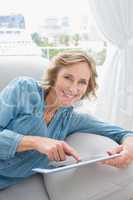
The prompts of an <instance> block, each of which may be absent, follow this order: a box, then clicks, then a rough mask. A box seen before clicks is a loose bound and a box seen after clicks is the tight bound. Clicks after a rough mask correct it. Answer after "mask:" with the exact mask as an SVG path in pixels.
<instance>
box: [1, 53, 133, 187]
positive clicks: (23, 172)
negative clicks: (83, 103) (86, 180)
mask: <svg viewBox="0 0 133 200" xmlns="http://www.w3.org/2000/svg"><path fill="white" fill-rule="evenodd" d="M96 77H97V74H96V68H95V64H94V62H93V60H92V59H91V58H90V57H89V56H88V55H87V54H86V53H84V52H82V51H68V52H63V53H61V54H59V55H58V56H56V57H55V58H54V59H53V60H52V61H51V62H50V65H49V68H48V71H47V77H46V78H45V79H44V80H43V81H42V83H41V84H40V83H38V82H37V81H36V80H34V79H32V78H29V77H19V78H17V79H14V80H13V81H11V82H10V83H9V85H8V86H7V87H5V88H4V89H3V90H2V92H1V93H0V188H1V189H2V188H6V187H8V186H10V185H13V184H15V183H17V182H19V181H20V180H22V179H24V178H25V177H28V176H30V175H32V174H33V173H35V172H33V171H32V168H36V167H48V161H49V160H56V161H60V160H65V159H66V155H69V156H73V157H74V158H75V159H76V160H77V161H78V160H80V156H79V155H78V153H77V152H76V151H75V150H74V149H73V148H72V147H70V146H69V145H68V144H67V143H65V142H64V141H63V140H64V139H65V137H66V136H68V135H70V134H74V133H75V132H86V133H89V132H91V133H94V134H100V135H104V136H107V137H110V138H112V139H113V140H115V141H116V142H118V143H119V144H120V145H119V146H118V147H116V148H114V149H113V150H110V151H109V152H108V153H109V154H114V153H118V152H121V151H123V152H124V154H123V156H121V157H119V158H115V159H112V160H109V161H105V162H104V163H106V164H109V165H112V166H116V167H123V166H125V165H127V164H129V163H130V162H131V161H132V160H133V137H132V136H133V132H132V131H125V130H123V129H122V128H120V127H117V126H114V125H110V124H108V123H104V122H100V121H97V120H96V119H94V118H92V117H91V116H89V115H88V114H80V113H77V112H76V111H74V109H73V105H74V103H76V102H78V101H79V100H81V99H84V98H85V97H91V96H95V90H96V88H97V84H96Z"/></svg>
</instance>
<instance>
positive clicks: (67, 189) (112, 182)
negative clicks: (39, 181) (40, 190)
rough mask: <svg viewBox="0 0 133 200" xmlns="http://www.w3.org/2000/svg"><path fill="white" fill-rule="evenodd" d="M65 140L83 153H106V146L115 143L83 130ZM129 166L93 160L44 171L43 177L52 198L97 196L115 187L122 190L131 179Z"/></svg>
mask: <svg viewBox="0 0 133 200" xmlns="http://www.w3.org/2000/svg"><path fill="white" fill-rule="evenodd" d="M66 141H67V142H68V143H69V144H70V145H71V146H73V147H74V148H75V149H76V150H77V151H78V153H79V154H80V155H82V156H85V157H86V156H88V154H89V155H92V154H102V153H105V152H106V151H107V150H108V149H109V148H112V147H114V146H116V145H118V144H117V143H116V142H114V141H113V140H111V139H109V138H107V137H104V136H99V135H94V134H86V133H76V134H73V135H70V136H69V137H68V138H67V139H66ZM132 170H133V166H130V167H129V168H128V169H123V170H121V169H118V168H115V167H111V166H107V165H103V164H99V163H92V164H89V165H86V166H82V167H79V168H74V169H70V170H66V171H61V172H58V173H53V174H44V181H45V185H46V188H47V191H48V193H49V196H50V199H51V200H62V199H63V200H72V199H76V200H81V199H84V200H89V199H91V200H92V199H98V200H99V199H102V198H103V196H105V195H109V194H111V193H114V192H117V191H121V193H120V192H119V193H120V194H122V191H123V189H122V188H123V187H124V186H126V185H127V184H129V183H130V182H131V181H133V176H132V177H131V174H132V173H131V172H132ZM118 177H119V178H118ZM105 199H106V198H105Z"/></svg>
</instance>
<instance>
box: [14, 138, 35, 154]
mask: <svg viewBox="0 0 133 200" xmlns="http://www.w3.org/2000/svg"><path fill="white" fill-rule="evenodd" d="M37 138H38V137H37V136H24V137H23V138H22V140H21V142H20V144H19V145H18V147H17V152H21V151H28V150H36V146H37V142H36V140H37Z"/></svg>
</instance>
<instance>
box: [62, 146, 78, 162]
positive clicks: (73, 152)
mask: <svg viewBox="0 0 133 200" xmlns="http://www.w3.org/2000/svg"><path fill="white" fill-rule="evenodd" d="M63 147H64V151H65V153H66V154H67V155H69V156H73V158H74V159H75V160H77V161H80V160H81V158H80V156H79V155H78V153H77V152H76V150H75V149H73V148H72V147H70V146H69V145H68V144H67V143H65V142H63Z"/></svg>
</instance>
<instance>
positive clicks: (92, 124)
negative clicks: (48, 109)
mask: <svg viewBox="0 0 133 200" xmlns="http://www.w3.org/2000/svg"><path fill="white" fill-rule="evenodd" d="M76 132H84V133H94V134H97V135H102V136H106V137H109V138H111V139H113V140H114V141H116V142H117V143H119V144H121V143H122V141H123V139H124V138H126V137H128V136H133V131H127V130H124V129H123V128H121V127H119V126H116V125H114V124H110V123H105V122H102V121H98V120H97V119H95V118H94V117H92V116H90V115H88V114H85V113H78V112H72V113H71V116H70V126H69V128H68V135H70V134H73V133H76Z"/></svg>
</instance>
